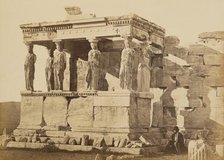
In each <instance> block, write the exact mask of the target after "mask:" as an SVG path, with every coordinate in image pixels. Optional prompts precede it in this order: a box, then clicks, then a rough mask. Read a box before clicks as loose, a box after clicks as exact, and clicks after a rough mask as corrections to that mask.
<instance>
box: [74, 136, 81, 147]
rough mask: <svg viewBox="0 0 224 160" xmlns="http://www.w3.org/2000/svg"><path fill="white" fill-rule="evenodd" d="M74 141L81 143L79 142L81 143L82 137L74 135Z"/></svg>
mask: <svg viewBox="0 0 224 160" xmlns="http://www.w3.org/2000/svg"><path fill="white" fill-rule="evenodd" d="M75 141H76V143H77V145H81V143H82V138H80V137H75Z"/></svg>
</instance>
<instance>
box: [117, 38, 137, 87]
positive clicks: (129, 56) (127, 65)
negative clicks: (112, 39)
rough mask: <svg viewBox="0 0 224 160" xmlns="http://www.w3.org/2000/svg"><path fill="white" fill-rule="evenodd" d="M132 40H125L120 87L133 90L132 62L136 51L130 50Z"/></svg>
mask: <svg viewBox="0 0 224 160" xmlns="http://www.w3.org/2000/svg"><path fill="white" fill-rule="evenodd" d="M130 42H131V39H130V38H126V39H125V40H124V45H125V48H124V49H123V50H122V53H121V67H120V73H119V80H120V87H121V88H122V89H128V90H132V78H133V77H132V62H133V55H134V54H135V51H134V49H132V48H130Z"/></svg>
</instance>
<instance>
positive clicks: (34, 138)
mask: <svg viewBox="0 0 224 160" xmlns="http://www.w3.org/2000/svg"><path fill="white" fill-rule="evenodd" d="M37 139H38V135H37V134H34V135H33V137H32V140H31V142H32V143H36V142H37Z"/></svg>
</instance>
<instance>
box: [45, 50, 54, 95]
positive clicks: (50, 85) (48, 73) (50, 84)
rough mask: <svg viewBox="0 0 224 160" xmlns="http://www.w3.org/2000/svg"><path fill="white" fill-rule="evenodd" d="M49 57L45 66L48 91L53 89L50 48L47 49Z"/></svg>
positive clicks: (52, 61)
mask: <svg viewBox="0 0 224 160" xmlns="http://www.w3.org/2000/svg"><path fill="white" fill-rule="evenodd" d="M48 55H49V57H48V58H47V60H46V67H45V76H46V82H47V90H48V91H50V90H52V89H53V82H54V73H53V63H54V58H53V54H52V51H51V49H49V50H48Z"/></svg>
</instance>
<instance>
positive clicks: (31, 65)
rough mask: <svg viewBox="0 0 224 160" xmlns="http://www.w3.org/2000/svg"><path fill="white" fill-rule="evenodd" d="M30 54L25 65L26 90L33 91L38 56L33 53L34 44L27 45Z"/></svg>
mask: <svg viewBox="0 0 224 160" xmlns="http://www.w3.org/2000/svg"><path fill="white" fill-rule="evenodd" d="M26 45H27V49H28V54H27V55H26V59H25V63H24V71H25V81H26V90H29V91H33V90H34V88H33V80H34V73H35V63H36V59H37V57H36V55H35V54H34V53H33V44H31V43H27V44H26Z"/></svg>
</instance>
